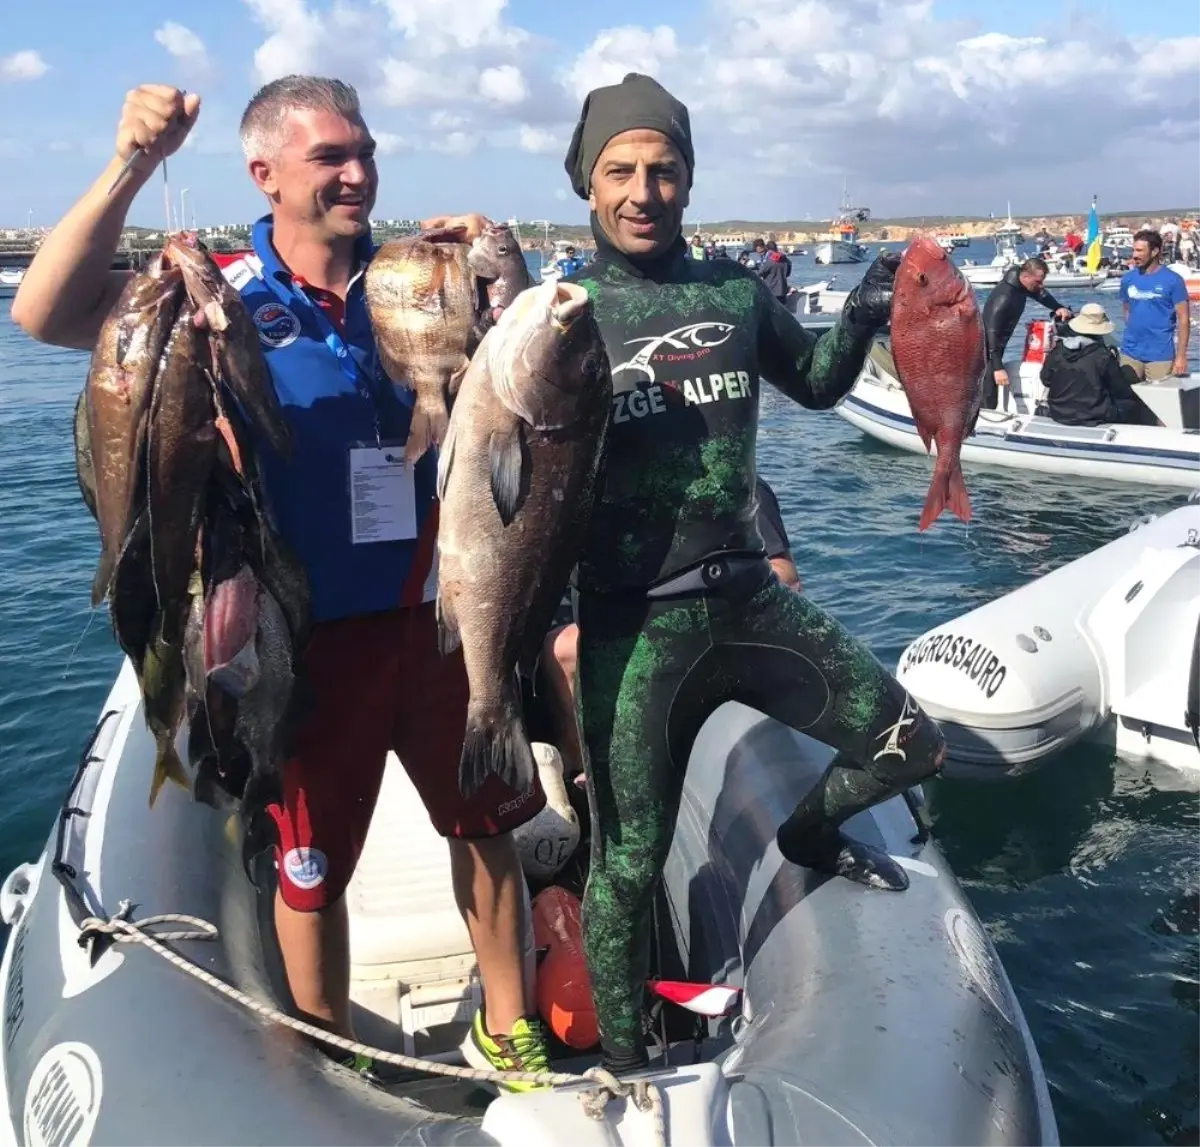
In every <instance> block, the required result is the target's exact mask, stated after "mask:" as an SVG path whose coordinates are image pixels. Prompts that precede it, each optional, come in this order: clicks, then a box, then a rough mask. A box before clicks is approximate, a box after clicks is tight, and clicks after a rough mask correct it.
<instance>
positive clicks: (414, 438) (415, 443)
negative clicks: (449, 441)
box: [404, 391, 450, 466]
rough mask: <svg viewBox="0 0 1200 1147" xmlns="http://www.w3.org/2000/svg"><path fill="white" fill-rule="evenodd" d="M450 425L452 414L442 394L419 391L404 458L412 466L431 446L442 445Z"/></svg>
mask: <svg viewBox="0 0 1200 1147" xmlns="http://www.w3.org/2000/svg"><path fill="white" fill-rule="evenodd" d="M449 426H450V416H449V415H448V414H447V413H446V403H445V400H444V399H443V398H442V396H441V394H440V393H439V394H437V395H432V396H430V395H423V394H421V393H420V392H419V391H418V392H417V400H416V403H415V404H414V406H413V414H412V424H411V425H410V426H409V430H408V441H407V443H405V446H404V460H405V461H406V462H407V463H408V464H409V465H410V466H412V465H414V464H415V463H416V462H417V461H419V460H420V459H421V457H422V456H423V455H424V454H425V451H426V450H428V449H429V448H430V447H431V446H440V445H441V444H442V443H443V442H444V441H445V440H446V431H447V430H448V429H449Z"/></svg>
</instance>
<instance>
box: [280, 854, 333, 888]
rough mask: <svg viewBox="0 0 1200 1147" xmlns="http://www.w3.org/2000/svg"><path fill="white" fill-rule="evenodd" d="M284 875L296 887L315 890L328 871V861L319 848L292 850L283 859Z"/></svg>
mask: <svg viewBox="0 0 1200 1147" xmlns="http://www.w3.org/2000/svg"><path fill="white" fill-rule="evenodd" d="M283 871H284V875H285V876H287V878H288V879H289V880H290V881H291V882H292V883H293V884H294V885H295V886H296V887H297V888H303V889H305V890H308V889H310V888H316V887H317V885H318V884H320V883H322V882H323V881H324V879H325V874H326V873H327V872H328V871H329V861H328V860H327V859H326V857H325V854H324V853H323V852H322V851H321V850H320V849H319V848H293V849H292V850H291V851H290V852H288V853H287V854H286V855H285V856H284V858H283Z"/></svg>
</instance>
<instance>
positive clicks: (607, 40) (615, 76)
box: [564, 24, 679, 100]
mask: <svg viewBox="0 0 1200 1147" xmlns="http://www.w3.org/2000/svg"><path fill="white" fill-rule="evenodd" d="M678 56H679V44H678V42H677V41H676V39H675V29H674V28H670V27H668V26H667V25H665V24H660V25H658V27H656V28H638V27H632V26H625V27H621V28H609V29H607V30H606V31H603V32H601V33H600V34H599V35H598V36H597V37H596V38H595V39H594V40H593V41H592V42H591V44H589V45H588V47H587V48H585V49H584V51H583V52H582V53H581V54H580V55H579V56H578V58H577V59H576V60H575V62H574V63H573V64H572V65H571V66H570V67H569V68H568V69H567V71H566V74H565V77H564V82H565V86H566V87H567V89H568V90H569V91H570V92H572V94H574V95H575V97H576V98H577V99H580V100H582V99H583V97H584V96H586V95H587V94H588V92H590V91H591V90H592V88H598V87H603V86H606V85H608V84H619V83H620V82H621V80H622V79H624V78H625V76H626V75H627V74H628V73H629V72H644V73H647V74H649V75H652V76H657V74H658V73H659V72H660V71H662V70H663V67H664V65H665V64H666V63H667V62H668V61H671V60H674V59H676V58H677V57H678Z"/></svg>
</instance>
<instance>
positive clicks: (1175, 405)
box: [835, 319, 1200, 490]
mask: <svg viewBox="0 0 1200 1147" xmlns="http://www.w3.org/2000/svg"><path fill="white" fill-rule="evenodd" d="M1053 326H1054V324H1053V323H1052V322H1050V321H1048V320H1043V319H1034V320H1032V321H1030V323H1029V324H1028V330H1027V332H1026V339H1025V351H1024V355H1023V357H1022V359H1021V361H1020V362H1019V363H1018V362H1010V363H1006V364H1005V366H1006V369H1007V371H1008V377H1009V379H1010V381H1011V385H1010V386H1008V387H1005V388H1002V390H1001V392H1000V401H1001V404H1002V405H1001V407H1000V408H999V409H996V410H982V411H980V414H979V420H978V422H977V423H976V425H975V431H974V433H973V434H970V435H969V436H968V437H967V439H966V440H965V441H964V442H963V446H962V460H963V464H964V466H966V467H967V468H968V469H969V468H970V466H971V465H972V464H974V463H981V464H984V465H992V466H1007V467H1012V468H1014V469H1019V470H1037V471H1040V472H1042V473H1045V474H1067V475H1074V476H1075V477H1079V478H1093V479H1101V480H1111V481H1116V482H1133V483H1139V484H1145V485H1152V486H1174V487H1182V488H1184V489H1188V490H1191V489H1196V488H1197V487H1200V375H1195V374H1193V375H1191V376H1189V377H1188V378H1170V379H1167V380H1164V381H1163V382H1158V383H1152V384H1138V385H1135V386H1134V388H1133V389H1134V391H1135V393H1136V394H1137V395H1138V397H1139V398H1140V399H1141V400H1142V401H1143V402H1144V403H1145V404H1146V405H1147V406H1149V407H1150V409H1151V410H1152V411H1154V413H1155V414H1156V415H1157V416H1158V418H1159V420H1160V421H1161V422H1162V423H1163V425H1162V426H1128V425H1117V424H1112V425H1102V426H1064V425H1062V424H1061V423H1058V422H1055V421H1054V419H1052V418H1050V417H1049V416H1048V415H1046V414H1039V413H1038V409H1039V403H1040V402H1041V400H1042V398H1043V394H1044V388H1043V387H1042V382H1041V368H1042V363H1043V361H1044V360H1045V355H1046V351H1047V350H1048V348H1049V346H1050V345H1052V343H1053V338H1054V334H1053ZM835 409H836V410H837V412H838V414H840V415H841V417H842V418H844V419H845V420H846V421H847V422H849V423H850V424H851V425H852V426H855V427H857V428H858V429H859V430H861V431H862V432H863V433H864V434H867V435H869V436H870V437H872V438H875V439H877V440H878V441H880V442H885V443H887V444H888V445H889V446H895V447H898V448H899V449H901V450H908V451H910V452H911V453H915V454H925V453H926V451H925V445H924V443H922V441H921V437H920V435H919V434H918V433H917V426H916V423H915V422H914V421H913V417H912V411H911V409H910V408H909V405H908V399H907V397H906V396H905V393H904V388H903V387H902V386H901V385H900V381H899V379H898V377H897V374H896V366H895V363H894V362H893V360H892V355H891V350H890V346H889V343H888V340H887V338H886V337H881V338H880V339H879V340H878V341H876V343H875V344H874V345H873V347H872V349H871V354H870V356H869V357H868V358H867V362H866V365H865V367H864V368H863V372H862V374H861V375H860V376H859V378H858V380H857V381H856V382H855V384H854V387H853V388H852V389H851V391H850V393H849V394H847V395H846V397H845V398H843V399H842V401H841V402H840V403H839V404H838V405H837V406H836V407H835ZM936 451H937V447H936V446H934V447H933V452H934V453H936Z"/></svg>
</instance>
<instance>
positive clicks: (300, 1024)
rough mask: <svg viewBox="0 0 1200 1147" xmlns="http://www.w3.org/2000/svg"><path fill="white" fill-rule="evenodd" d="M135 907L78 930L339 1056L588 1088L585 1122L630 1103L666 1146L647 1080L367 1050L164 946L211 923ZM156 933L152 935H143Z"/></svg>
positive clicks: (658, 1100) (207, 929) (209, 929)
mask: <svg viewBox="0 0 1200 1147" xmlns="http://www.w3.org/2000/svg"><path fill="white" fill-rule="evenodd" d="M132 912H133V903H132V901H129V900H122V901H121V905H120V908H119V909H118V910H117V912H116V913H115V914H114V915H113V917H112V918H111V919H109V920H105V919H103V918H101V917H99V916H89V917H88V918H87V919H85V920H84V921H83V923H82V924H80V926H79V930H80V932H81V934H82V935H83V937H85V938H86V937H88V936H93V935H103V936H111V937H112V939H113V941H114V942H116V943H119V944H141V945H143V946H144V947H146V948H149V949H150V951H152V952H154V953H155V954H156V955H159V956H161V957H162V958H163V959H164V960H166V961H167V963H169V964H172V965H173V966H174V967H176V968H178V969H179V970H180V971H181V972H186V973H187V974H188V975H189V976H193V977H194V978H195V979H197V980H199V981H200V982H201V983H202V984H207V985H208V986H209V987H210V988H213V989H214V990H216V991H218V992H220V993H221V995H223V996H225V997H226V998H227V999H230V1000H233V1001H234V1002H236V1003H239V1004H241V1005H242V1006H243V1007H244V1008H247V1009H248V1010H249V1011H252V1012H254V1013H255V1014H256V1015H259V1016H262V1018H263V1019H266V1020H270V1021H272V1022H273V1023H279V1024H283V1025H284V1026H285V1027H289V1028H291V1029H292V1030H293V1031H297V1032H300V1033H301V1034H302V1035H306V1036H308V1037H309V1038H310V1039H314V1040H317V1041H319V1042H321V1043H325V1044H330V1045H331V1046H333V1047H336V1048H340V1049H341V1050H342V1051H346V1052H350V1053H353V1054H354V1055H362V1056H368V1057H369V1058H371V1059H376V1060H379V1061H380V1062H381V1063H388V1064H392V1065H393V1066H395V1067H403V1068H407V1069H409V1070H411V1071H423V1072H426V1073H428V1074H431V1075H446V1076H450V1077H451V1078H453V1079H466V1080H472V1081H474V1082H477V1083H496V1084H501V1083H536V1084H544V1085H547V1086H550V1087H555V1086H559V1085H566V1084H574V1083H592V1084H594V1085H595V1086H593V1087H591V1088H589V1089H588V1090H587V1091H585V1092H583V1093H582V1094H581V1095H580V1100H581V1102H582V1105H583V1110H584V1113H585V1114H586V1115H587V1116H588V1118H589V1119H596V1120H601V1119H603V1118H604V1111H605V1108H606V1107H607V1106H608V1102H609V1100H610V1099H629V1100H631V1101H632V1103H633V1105H634V1106H635V1107H636V1108H637V1109H638V1110H639V1111H642V1112H647V1113H649V1114H650V1115H652V1116H653V1119H654V1128H653V1131H654V1143H655V1145H656V1147H667V1131H666V1116H665V1113H664V1110H663V1102H662V1094H661V1092H660V1091H659V1090H658V1088H657V1087H656V1086H655V1085H654V1084H653V1083H651V1082H650V1081H649V1080H622V1079H618V1078H617V1077H616V1076H615V1075H613V1074H612V1072H610V1071H607V1070H605V1069H604V1068H602V1067H593V1068H589V1069H588V1070H587V1071H585V1072H584V1073H583V1074H582V1075H574V1074H571V1073H570V1072H562V1071H494V1070H492V1071H485V1070H481V1069H479V1068H474V1067H458V1066H457V1065H455V1064H450V1063H437V1062H435V1061H433V1060H428V1059H419V1058H416V1057H414V1056H409V1055H401V1054H400V1053H399V1052H394V1051H384V1050H383V1049H382V1048H377V1047H371V1046H369V1045H368V1044H364V1043H358V1042H357V1041H355V1040H352V1039H347V1038H346V1037H345V1036H340V1035H335V1034H334V1033H333V1032H330V1031H326V1030H325V1029H324V1028H320V1027H317V1026H316V1025H315V1024H310V1023H306V1022H305V1021H304V1020H300V1019H297V1018H296V1017H295V1016H290V1015H288V1014H287V1013H286V1012H281V1011H280V1010H279V1009H278V1008H275V1007H272V1006H271V1005H270V1004H264V1003H261V1002H260V1001H259V1000H256V999H254V998H253V997H252V996H248V995H246V993H245V992H242V991H239V990H238V989H237V988H235V987H234V986H233V985H232V984H227V983H226V982H225V981H224V980H222V979H220V978H219V977H217V976H214V975H213V974H212V973H211V972H208V971H206V970H205V969H204V968H201V967H200V966H199V965H198V964H195V963H193V962H192V961H191V960H189V959H188V958H187V957H186V956H182V955H180V954H179V953H178V952H173V951H172V950H171V949H170V948H168V947H166V944H165V942H166V941H174V942H178V941H181V940H215V939H216V938H217V936H218V934H219V933H218V931H217V927H216V925H215V924H210V923H209V922H208V921H207V920H202V919H201V918H200V917H198V916H189V915H187V914H186V913H183V912H163V913H159V914H158V915H156V916H146V917H145V918H143V919H141V920H131V919H130V916H131V914H132ZM165 924H183V925H186V928H184V929H182V930H178V931H158V930H157V929H159V928H161V927H162V926H163V925H165ZM149 928H154V929H156V931H154V932H153V933H151V932H149V931H147V929H149Z"/></svg>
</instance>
